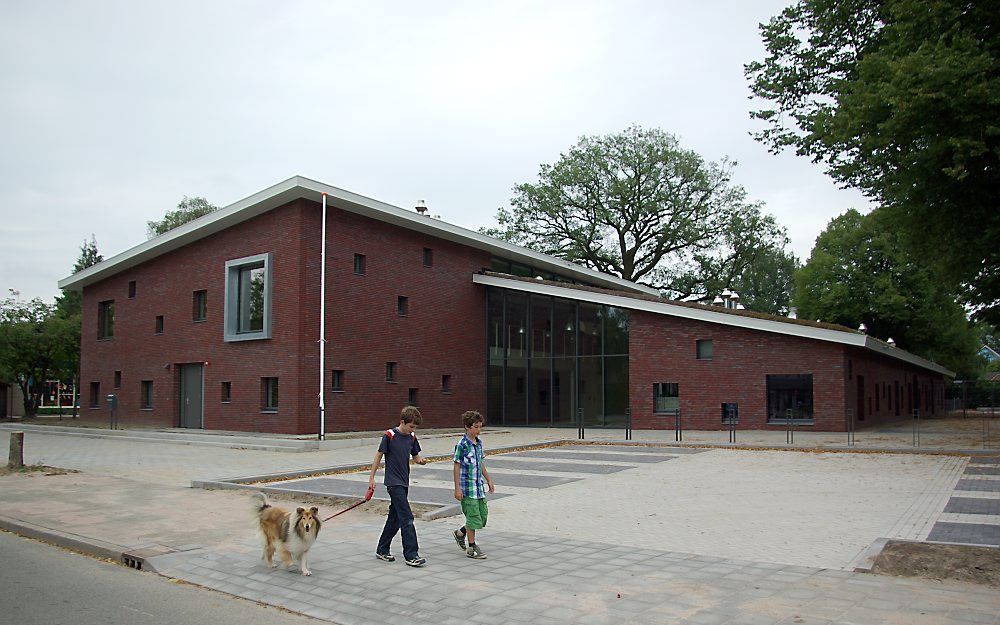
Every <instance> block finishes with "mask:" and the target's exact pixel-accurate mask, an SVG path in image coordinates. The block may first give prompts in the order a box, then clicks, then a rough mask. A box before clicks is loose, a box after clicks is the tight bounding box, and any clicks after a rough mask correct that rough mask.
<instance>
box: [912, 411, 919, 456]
mask: <svg viewBox="0 0 1000 625" xmlns="http://www.w3.org/2000/svg"><path fill="white" fill-rule="evenodd" d="M913 446H914V447H920V408H914V409H913Z"/></svg>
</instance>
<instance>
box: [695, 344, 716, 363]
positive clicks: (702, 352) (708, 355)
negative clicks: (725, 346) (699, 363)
mask: <svg viewBox="0 0 1000 625" xmlns="http://www.w3.org/2000/svg"><path fill="white" fill-rule="evenodd" d="M695 344H696V347H697V352H698V360H711V359H712V339H705V340H701V341H695Z"/></svg>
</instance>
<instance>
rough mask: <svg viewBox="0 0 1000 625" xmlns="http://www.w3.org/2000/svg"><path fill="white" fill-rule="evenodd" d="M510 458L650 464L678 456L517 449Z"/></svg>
mask: <svg viewBox="0 0 1000 625" xmlns="http://www.w3.org/2000/svg"><path fill="white" fill-rule="evenodd" d="M504 456H506V457H509V458H515V457H517V458H549V459H560V460H562V459H565V460H599V461H602V462H628V463H631V464H649V463H654V462H665V461H667V460H673V459H674V458H676V457H677V456H671V455H667V454H615V453H601V452H595V451H548V450H542V449H540V450H538V451H517V452H514V453H512V454H504Z"/></svg>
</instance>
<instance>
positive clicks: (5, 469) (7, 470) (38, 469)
mask: <svg viewBox="0 0 1000 625" xmlns="http://www.w3.org/2000/svg"><path fill="white" fill-rule="evenodd" d="M38 473H41V474H43V475H66V474H67V473H79V471H77V470H76V469H62V468H60V467H50V466H48V465H44V464H26V465H24V466H23V467H21V468H19V469H12V468H11V467H9V466H7V465H4V466H2V467H0V475H21V474H24V475H34V474H38Z"/></svg>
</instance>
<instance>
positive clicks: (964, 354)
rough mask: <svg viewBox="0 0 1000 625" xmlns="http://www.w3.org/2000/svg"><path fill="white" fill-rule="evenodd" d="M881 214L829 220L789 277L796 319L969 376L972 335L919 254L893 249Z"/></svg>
mask: <svg viewBox="0 0 1000 625" xmlns="http://www.w3.org/2000/svg"><path fill="white" fill-rule="evenodd" d="M899 237H900V235H899V233H898V232H897V230H896V229H895V228H894V227H893V226H892V224H891V222H890V220H888V219H887V218H886V217H885V215H884V214H883V213H879V212H878V211H876V212H874V213H871V214H869V215H866V216H862V215H861V214H860V213H859V212H858V211H856V210H853V209H852V210H849V211H847V212H846V213H845V214H843V215H841V216H839V217H837V218H835V219H833V220H832V221H831V222H830V223H829V225H828V226H827V228H826V230H825V231H823V232H822V233H821V234H820V235H819V237H817V239H816V246H815V247H814V248H813V250H812V254H811V255H810V257H809V260H808V261H807V262H806V264H805V265H804V266H803V267H802V268H801V269H800V270H799V272H798V274H797V275H796V287H797V288H796V290H795V300H794V301H795V306H796V307H797V309H798V316H799V317H801V318H803V319H819V320H821V321H827V322H831V323H839V324H841V325H845V326H848V327H851V328H856V327H858V326H859V325H860V324H862V323H864V324H865V326H866V327H867V333H868V334H869V335H871V336H874V337H876V338H879V339H882V340H883V341H884V340H888V339H889V338H892V339H893V340H894V341H895V342H896V345H897V346H898V347H900V348H902V349H905V350H907V351H909V352H912V353H915V354H917V355H920V356H923V357H925V358H928V359H930V360H933V361H935V362H939V363H941V364H942V365H944V366H946V367H948V368H950V369H952V370H954V371H956V372H959V373H967V372H969V371H971V370H974V369H975V353H976V351H977V350H978V349H979V342H978V332H977V331H976V329H975V328H974V327H973V326H972V324H971V323H970V322H969V321H968V320H967V319H966V316H965V310H964V308H963V307H962V306H961V305H960V304H959V303H958V302H956V301H955V298H954V295H953V294H952V293H951V291H950V290H949V289H948V288H947V286H945V285H944V284H943V282H942V281H941V280H940V278H939V277H938V275H937V270H936V268H935V267H934V266H933V265H932V264H931V263H929V262H927V261H926V260H925V259H924V258H923V257H922V256H921V255H919V254H913V253H911V252H910V251H909V250H908V249H907V248H906V247H905V246H903V245H900V241H899Z"/></svg>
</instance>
